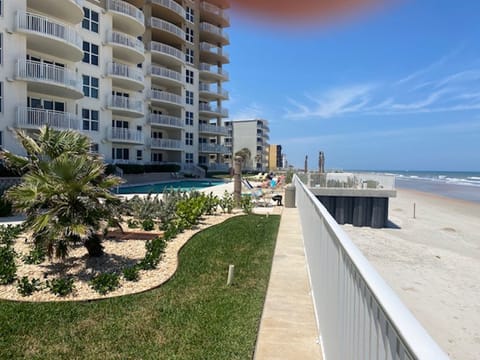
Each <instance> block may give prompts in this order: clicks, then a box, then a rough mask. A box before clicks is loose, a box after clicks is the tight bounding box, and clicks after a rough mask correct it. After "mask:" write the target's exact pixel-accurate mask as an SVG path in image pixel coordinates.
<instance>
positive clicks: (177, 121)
mask: <svg viewBox="0 0 480 360" xmlns="http://www.w3.org/2000/svg"><path fill="white" fill-rule="evenodd" d="M148 122H149V123H150V125H151V126H158V127H167V128H174V129H183V121H182V119H181V118H179V117H176V116H170V115H163V114H154V113H150V114H149V115H148Z"/></svg>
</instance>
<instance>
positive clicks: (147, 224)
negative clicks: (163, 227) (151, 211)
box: [142, 219, 155, 231]
mask: <svg viewBox="0 0 480 360" xmlns="http://www.w3.org/2000/svg"><path fill="white" fill-rule="evenodd" d="M142 229H143V230H145V231H152V230H153V229H155V223H154V222H153V220H152V219H145V220H143V221H142Z"/></svg>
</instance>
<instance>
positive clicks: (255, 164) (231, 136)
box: [224, 119, 270, 171]
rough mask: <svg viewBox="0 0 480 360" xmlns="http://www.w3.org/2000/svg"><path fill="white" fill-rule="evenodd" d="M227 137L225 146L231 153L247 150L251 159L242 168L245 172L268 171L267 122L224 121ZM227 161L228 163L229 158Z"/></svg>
mask: <svg viewBox="0 0 480 360" xmlns="http://www.w3.org/2000/svg"><path fill="white" fill-rule="evenodd" d="M225 126H226V127H227V128H228V130H229V133H228V136H226V137H225V138H224V144H225V146H228V147H230V148H231V149H232V151H231V153H232V154H235V153H236V152H237V151H239V150H241V149H244V148H247V149H249V150H250V153H251V157H250V159H248V160H247V162H246V164H245V165H244V168H245V169H246V170H258V171H266V170H268V167H269V166H268V150H269V144H268V140H269V139H270V136H269V133H270V128H269V127H268V121H267V120H264V119H252V120H234V121H226V122H225ZM227 161H230V163H231V158H230V159H228V160H227Z"/></svg>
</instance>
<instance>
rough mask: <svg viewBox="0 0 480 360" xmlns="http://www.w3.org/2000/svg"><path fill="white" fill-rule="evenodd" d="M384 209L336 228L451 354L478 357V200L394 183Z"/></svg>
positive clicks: (462, 359) (458, 359)
mask: <svg viewBox="0 0 480 360" xmlns="http://www.w3.org/2000/svg"><path fill="white" fill-rule="evenodd" d="M414 203H415V205H416V216H415V218H413V204H414ZM389 209H390V212H389V220H390V221H391V227H390V228H386V229H371V228H358V227H353V226H352V225H344V226H343V228H344V230H345V231H346V232H347V233H348V234H349V235H350V236H351V238H352V240H353V241H354V243H355V244H356V245H357V246H358V247H359V248H360V250H362V252H363V253H364V255H365V256H366V257H367V259H368V260H369V261H370V262H371V263H372V265H373V266H374V267H375V268H376V269H377V270H378V272H379V273H380V274H381V275H382V276H383V278H384V279H385V280H386V281H387V283H388V284H389V285H390V286H391V287H392V288H393V290H394V291H395V292H396V293H397V294H398V295H399V297H400V298H401V299H402V301H403V302H404V303H405V305H406V306H407V307H408V308H409V309H410V310H411V311H412V313H413V314H414V315H415V316H416V318H417V319H418V320H419V321H420V323H421V324H422V325H423V326H424V327H425V329H426V330H427V331H428V333H429V334H430V335H431V336H432V337H433V338H434V339H435V340H436V341H437V343H438V344H439V345H440V347H442V348H443V349H444V350H445V351H446V352H447V353H448V354H449V355H450V357H451V359H456V360H478V359H480V203H474V202H468V201H463V200H455V199H450V198H446V197H440V196H436V195H433V194H429V193H423V192H418V191H413V190H406V189H398V193H397V197H396V198H393V199H391V200H390V207H389Z"/></svg>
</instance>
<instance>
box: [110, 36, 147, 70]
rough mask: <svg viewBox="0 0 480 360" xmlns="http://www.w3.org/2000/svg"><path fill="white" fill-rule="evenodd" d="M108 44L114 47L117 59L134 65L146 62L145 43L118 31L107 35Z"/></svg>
mask: <svg viewBox="0 0 480 360" xmlns="http://www.w3.org/2000/svg"><path fill="white" fill-rule="evenodd" d="M107 44H108V45H110V46H111V47H112V50H113V57H114V58H115V59H119V60H123V61H126V62H129V63H134V64H139V63H141V62H143V61H144V60H145V48H144V46H143V42H142V41H140V40H138V39H137V38H136V37H134V36H130V35H127V34H124V33H121V32H117V31H109V32H108V33H107Z"/></svg>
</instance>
